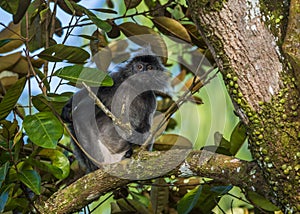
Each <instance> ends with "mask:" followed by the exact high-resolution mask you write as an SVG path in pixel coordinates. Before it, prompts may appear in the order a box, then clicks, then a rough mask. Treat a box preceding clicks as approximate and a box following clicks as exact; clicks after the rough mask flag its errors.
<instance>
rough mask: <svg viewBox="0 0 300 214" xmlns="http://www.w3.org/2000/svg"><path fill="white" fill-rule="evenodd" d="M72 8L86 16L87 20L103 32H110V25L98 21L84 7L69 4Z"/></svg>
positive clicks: (73, 3)
mask: <svg viewBox="0 0 300 214" xmlns="http://www.w3.org/2000/svg"><path fill="white" fill-rule="evenodd" d="M71 3H72V5H73V7H74V8H75V9H76V10H79V11H81V12H83V13H84V14H85V15H87V16H88V17H89V19H90V20H91V21H92V22H93V23H94V24H95V25H96V26H97V27H98V28H100V29H102V30H104V31H105V32H109V31H111V28H112V26H111V25H110V24H108V23H107V22H106V21H103V20H101V19H99V18H98V17H97V16H96V15H95V14H94V13H93V12H91V11H90V10H88V9H86V8H85V7H83V6H81V5H78V4H76V3H75V2H71Z"/></svg>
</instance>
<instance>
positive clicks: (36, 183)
mask: <svg viewBox="0 0 300 214" xmlns="http://www.w3.org/2000/svg"><path fill="white" fill-rule="evenodd" d="M18 179H19V180H20V181H21V182H22V183H23V184H25V185H26V186H27V187H28V188H29V189H31V190H32V191H33V192H34V193H35V194H37V195H40V194H41V177H40V175H39V174H38V173H37V171H35V170H23V171H20V172H19V173H18Z"/></svg>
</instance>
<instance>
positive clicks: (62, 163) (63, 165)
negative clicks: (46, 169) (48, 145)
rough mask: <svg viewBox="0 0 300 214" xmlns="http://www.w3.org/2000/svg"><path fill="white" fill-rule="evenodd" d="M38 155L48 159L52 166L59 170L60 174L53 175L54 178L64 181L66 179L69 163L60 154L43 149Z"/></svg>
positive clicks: (52, 150)
mask: <svg viewBox="0 0 300 214" xmlns="http://www.w3.org/2000/svg"><path fill="white" fill-rule="evenodd" d="M39 155H41V156H44V157H47V158H49V159H50V160H51V161H52V165H53V166H54V167H57V168H58V169H60V173H55V174H53V175H54V176H55V177H56V178H58V179H64V178H66V177H68V175H69V173H70V162H69V160H68V158H67V157H66V156H65V155H64V154H63V153H62V152H60V151H58V150H54V149H43V150H42V151H40V153H39Z"/></svg>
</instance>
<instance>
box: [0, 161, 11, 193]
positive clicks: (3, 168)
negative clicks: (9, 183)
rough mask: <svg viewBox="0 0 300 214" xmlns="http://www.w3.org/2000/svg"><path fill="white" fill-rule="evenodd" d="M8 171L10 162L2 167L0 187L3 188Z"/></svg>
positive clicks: (0, 169)
mask: <svg viewBox="0 0 300 214" xmlns="http://www.w3.org/2000/svg"><path fill="white" fill-rule="evenodd" d="M8 169H9V162H8V161H7V162H6V163H5V164H3V165H2V166H1V167H0V187H1V186H2V183H3V181H4V180H5V177H6V174H7V172H8Z"/></svg>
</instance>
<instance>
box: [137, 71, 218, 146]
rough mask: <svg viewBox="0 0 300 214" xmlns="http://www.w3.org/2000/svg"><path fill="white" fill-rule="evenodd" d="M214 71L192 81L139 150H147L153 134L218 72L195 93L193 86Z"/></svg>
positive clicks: (209, 79)
mask: <svg viewBox="0 0 300 214" xmlns="http://www.w3.org/2000/svg"><path fill="white" fill-rule="evenodd" d="M214 69H215V68H214V67H213V68H212V69H210V70H209V71H207V72H206V74H204V75H203V76H201V77H200V78H199V79H198V80H197V79H196V78H195V79H194V81H193V84H192V85H191V86H190V87H189V88H188V89H187V90H186V91H185V92H184V94H183V95H182V96H180V97H179V99H178V100H177V101H176V102H174V103H173V104H172V105H171V106H170V107H169V108H168V109H167V111H166V112H165V115H166V116H165V117H164V118H163V119H162V121H161V122H160V123H159V124H158V126H157V127H156V129H155V130H154V131H153V132H150V134H149V136H148V138H147V139H146V141H145V142H144V144H143V145H142V146H141V148H140V149H141V150H145V149H146V148H147V146H148V145H149V144H150V142H151V141H152V139H153V138H154V136H155V134H156V133H157V132H158V131H159V130H160V129H161V127H162V126H164V125H165V123H166V122H167V121H168V120H169V119H170V117H171V116H172V115H173V114H174V113H175V112H176V111H177V110H178V109H179V108H180V106H182V105H183V104H184V103H185V102H186V101H187V100H188V99H189V98H190V97H191V96H192V95H193V94H194V93H196V92H197V91H199V90H200V89H201V88H202V87H204V86H205V85H207V84H208V83H209V82H210V81H211V80H212V79H214V78H215V77H216V75H217V74H218V72H216V73H215V74H214V75H213V76H211V77H210V78H208V79H207V80H206V81H205V82H204V83H203V84H202V85H201V87H200V88H199V89H198V90H197V91H194V90H193V88H194V87H195V86H197V85H198V84H199V83H200V82H201V80H202V79H205V78H206V77H207V76H208V75H209V74H210V73H211V72H212V71H213V70H214ZM195 77H196V76H195Z"/></svg>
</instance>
